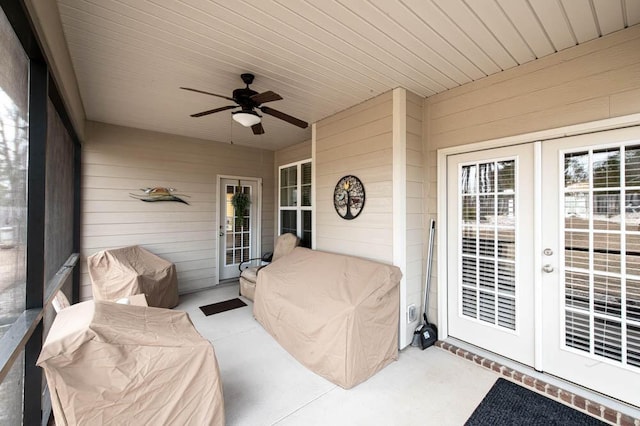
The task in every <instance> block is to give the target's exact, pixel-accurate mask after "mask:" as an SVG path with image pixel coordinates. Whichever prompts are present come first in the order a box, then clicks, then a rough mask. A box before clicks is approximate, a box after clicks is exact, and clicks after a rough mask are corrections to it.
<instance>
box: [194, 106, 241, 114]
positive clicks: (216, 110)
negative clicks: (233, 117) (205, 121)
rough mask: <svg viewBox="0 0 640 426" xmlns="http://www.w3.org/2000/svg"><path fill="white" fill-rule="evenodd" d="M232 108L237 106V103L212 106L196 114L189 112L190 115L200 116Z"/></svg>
mask: <svg viewBox="0 0 640 426" xmlns="http://www.w3.org/2000/svg"><path fill="white" fill-rule="evenodd" d="M233 108H238V105H227V106H223V107H220V108H214V109H210V110H207V111H202V112H198V113H196V114H191V117H202V116H203V115H209V114H213V113H214V112H220V111H225V110H228V109H233Z"/></svg>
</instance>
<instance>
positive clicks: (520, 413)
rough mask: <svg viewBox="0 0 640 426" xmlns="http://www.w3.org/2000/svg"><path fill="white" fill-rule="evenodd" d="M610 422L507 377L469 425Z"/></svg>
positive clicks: (587, 425)
mask: <svg viewBox="0 0 640 426" xmlns="http://www.w3.org/2000/svg"><path fill="white" fill-rule="evenodd" d="M485 425H486V426H489V425H490V426H495V425H528V426H530V425H540V426H542V425H544V426H561V425H562V426H567V425H580V426H583V425H584V426H591V425H594V426H596V425H598V426H600V425H606V423H603V422H601V421H600V420H598V419H595V418H593V417H591V416H589V415H587V414H584V413H581V412H580V411H577V410H574V409H573V408H571V407H568V406H566V405H564V404H561V403H559V402H557V401H554V400H552V399H550V398H547V397H546V396H543V395H540V394H538V393H536V392H534V391H531V390H529V389H527V388H524V387H522V386H520V385H517V384H515V383H513V382H510V381H508V380H505V379H502V378H500V379H498V380H497V381H496V383H495V384H494V385H493V387H492V388H491V389H490V390H489V392H488V393H487V395H486V396H485V397H484V399H483V400H482V402H480V405H478V407H477V408H476V410H475V411H474V412H473V414H472V415H471V417H469V420H467V422H466V423H465V426H485Z"/></svg>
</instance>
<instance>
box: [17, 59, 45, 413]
mask: <svg viewBox="0 0 640 426" xmlns="http://www.w3.org/2000/svg"><path fill="white" fill-rule="evenodd" d="M29 80H30V82H29V88H30V90H29V171H28V199H27V292H26V299H27V300H26V309H27V310H29V309H42V304H43V298H44V294H43V293H44V268H45V257H44V255H45V253H44V247H45V246H44V233H45V196H46V174H47V169H46V165H47V159H46V154H47V87H48V81H49V79H48V75H47V66H46V64H45V63H44V62H42V61H39V60H36V59H32V60H31V62H30V69H29ZM42 329H43V323H42V320H40V321H39V322H38V325H37V326H36V329H35V330H34V332H33V334H32V335H31V337H30V338H29V341H28V342H27V344H26V346H25V358H24V396H25V397H24V408H23V409H24V412H23V424H25V425H36V424H40V423H41V417H42V411H41V410H42V396H41V395H42V371H41V370H40V368H38V367H36V360H37V358H38V354H39V353H40V350H41V349H42ZM36 395H37V397H36Z"/></svg>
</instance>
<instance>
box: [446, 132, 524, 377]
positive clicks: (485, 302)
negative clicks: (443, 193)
mask: <svg viewBox="0 0 640 426" xmlns="http://www.w3.org/2000/svg"><path fill="white" fill-rule="evenodd" d="M533 158H534V152H533V145H532V144H528V145H517V146H512V147H508V148H498V149H490V150H485V151H477V152H471V153H466V154H460V155H453V156H450V157H449V158H448V166H447V173H448V176H447V187H448V195H447V200H448V206H447V210H448V248H447V249H448V258H449V262H448V278H449V279H448V283H449V284H448V313H449V314H448V315H449V317H448V327H449V334H450V335H451V336H454V337H456V338H459V339H461V340H464V341H467V342H469V343H471V344H474V345H476V346H480V347H482V348H485V349H487V350H490V351H492V352H496V353H499V354H502V355H504V356H506V357H509V358H511V359H514V360H516V361H519V362H521V363H523V364H527V365H533V362H534V315H533V310H534V305H533V300H534V297H533V296H534V293H533V287H534V285H533V284H534V273H535V271H534V262H533V256H534V253H533V246H532V245H531V244H530V243H531V242H532V241H533V238H534V234H533V224H534V222H533V220H534V216H533V214H532V212H533V197H532V194H533V192H534V191H533V173H534V159H533Z"/></svg>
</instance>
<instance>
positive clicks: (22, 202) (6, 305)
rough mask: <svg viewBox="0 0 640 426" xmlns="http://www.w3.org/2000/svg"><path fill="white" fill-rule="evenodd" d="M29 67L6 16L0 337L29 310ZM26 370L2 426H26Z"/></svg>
mask: <svg viewBox="0 0 640 426" xmlns="http://www.w3.org/2000/svg"><path fill="white" fill-rule="evenodd" d="M28 84H29V61H28V59H27V57H26V55H25V52H24V50H23V49H22V46H21V45H20V42H19V41H18V39H17V37H16V35H15V33H14V32H13V29H12V27H11V25H10V24H9V22H8V21H7V18H6V16H5V15H4V14H3V13H0V337H2V336H3V335H4V333H6V331H7V330H8V329H9V328H10V327H11V325H12V324H13V323H14V321H15V320H16V318H17V317H18V316H20V314H21V313H22V312H23V311H24V309H25V288H26V283H25V281H26V254H27V239H26V236H27V159H28V147H29V145H28V113H27V111H28ZM23 375H24V364H23V359H22V357H21V358H19V359H18V360H16V361H15V362H14V363H13V365H12V367H11V371H10V372H9V374H8V376H7V377H6V378H5V379H4V380H3V381H2V383H1V384H0V424H2V425H10V424H20V423H21V420H22V393H21V392H16V389H21V388H22V380H23Z"/></svg>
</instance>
